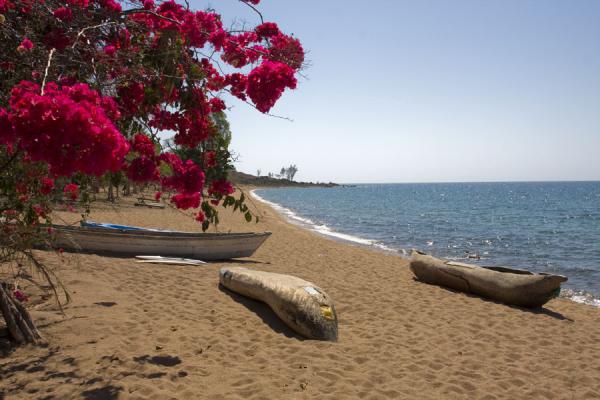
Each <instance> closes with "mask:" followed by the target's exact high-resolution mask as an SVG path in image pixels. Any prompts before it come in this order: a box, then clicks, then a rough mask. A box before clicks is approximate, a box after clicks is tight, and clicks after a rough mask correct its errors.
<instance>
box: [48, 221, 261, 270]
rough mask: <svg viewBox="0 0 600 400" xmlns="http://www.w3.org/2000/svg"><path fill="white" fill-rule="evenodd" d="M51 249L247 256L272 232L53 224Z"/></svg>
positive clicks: (221, 257)
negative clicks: (227, 231) (159, 229)
mask: <svg viewBox="0 0 600 400" xmlns="http://www.w3.org/2000/svg"><path fill="white" fill-rule="evenodd" d="M53 229H54V232H55V233H54V235H53V238H52V240H51V241H50V243H51V245H52V247H53V248H62V249H63V250H67V251H74V252H82V253H98V254H114V255H119V256H129V257H134V256H138V255H147V256H165V257H181V258H194V259H199V260H204V261H211V260H227V259H230V258H238V257H250V256H251V255H252V254H254V252H255V251H256V249H258V247H260V245H261V244H263V242H264V241H265V240H267V238H268V237H269V236H270V235H271V232H260V233H195V232H178V231H158V230H143V229H141V230H131V229H118V228H105V227H86V226H82V227H78V226H62V225H54V226H53Z"/></svg>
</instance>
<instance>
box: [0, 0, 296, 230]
mask: <svg viewBox="0 0 600 400" xmlns="http://www.w3.org/2000/svg"><path fill="white" fill-rule="evenodd" d="M240 1H241V2H243V3H244V4H246V5H247V6H248V7H250V8H251V9H252V10H254V11H255V12H256V13H257V15H258V17H259V19H260V24H259V25H258V26H256V27H255V28H254V29H248V30H246V29H244V30H243V31H233V30H232V31H228V30H226V29H225V28H224V27H223V23H222V19H221V16H220V15H219V14H217V13H216V12H214V11H213V10H209V9H207V10H206V11H193V10H190V8H189V4H188V3H185V4H183V5H182V4H179V3H177V2H176V1H174V0H169V1H163V2H160V3H154V1H153V0H136V1H133V2H120V1H116V0H67V1H66V2H62V1H57V0H45V1H42V0H0V14H1V15H2V21H3V22H2V24H0V37H1V40H0V51H1V53H0V54H1V55H0V152H2V153H3V155H1V154H0V155H1V156H2V158H3V159H9V158H10V157H11V156H13V155H14V154H19V157H18V161H19V162H18V165H19V168H23V169H25V170H28V169H34V170H35V174H33V173H32V172H26V173H28V174H32V175H33V179H37V180H38V181H39V179H41V178H48V179H52V180H55V181H57V182H61V184H62V185H67V184H71V183H76V182H77V181H81V180H82V179H83V178H82V177H84V176H102V175H104V174H106V173H113V174H114V173H119V172H123V173H124V174H125V175H126V176H127V177H128V178H129V179H130V180H133V181H135V182H155V183H157V184H159V185H161V186H162V187H163V190H162V191H163V193H167V192H170V193H171V194H170V195H169V197H168V200H169V201H171V202H172V203H173V204H174V205H176V206H177V207H180V208H184V209H188V208H202V207H201V205H202V206H203V207H204V208H206V207H212V206H215V205H217V204H219V202H220V201H221V199H222V198H224V197H226V196H229V195H230V194H231V193H230V192H231V191H232V190H233V189H232V187H231V186H230V185H228V184H226V183H227V180H226V179H227V170H228V169H229V168H230V162H231V159H230V157H229V152H228V149H227V146H223V145H221V144H219V143H221V141H220V139H219V128H218V124H217V120H218V119H219V118H220V117H219V114H220V113H223V112H224V111H225V110H226V109H227V105H226V103H225V98H227V99H228V100H233V99H234V98H237V99H239V100H241V101H243V102H247V103H249V104H251V105H252V106H253V107H255V108H256V109H257V110H259V111H260V112H262V113H265V114H268V113H269V112H270V110H271V109H272V108H273V107H274V105H275V103H276V102H277V100H278V99H279V98H280V97H281V96H282V94H283V92H284V91H285V90H288V89H294V88H295V87H296V85H297V79H296V75H297V74H298V73H299V71H300V69H301V68H302V66H303V63H304V51H303V49H302V46H301V44H300V42H299V41H298V40H297V39H295V38H294V37H292V36H289V35H286V34H284V33H282V32H281V31H280V29H279V27H278V26H277V24H275V23H272V22H264V19H263V15H262V14H261V13H260V11H259V10H258V8H257V5H258V4H259V0H240ZM206 54H210V56H206ZM218 59H219V60H218ZM221 63H223V64H224V65H221ZM269 115H270V114H269ZM159 132H172V133H173V143H174V145H175V146H178V147H181V148H195V149H199V151H200V152H201V153H203V154H204V153H206V154H207V155H210V157H208V156H207V157H205V156H202V157H200V158H199V160H190V159H187V160H186V159H181V158H180V157H179V156H178V155H177V154H175V153H172V152H169V151H168V150H162V149H161V147H160V143H155V141H156V137H157V133H159ZM142 136H145V137H147V138H148V140H149V142H150V144H151V145H148V146H145V147H144V146H142V147H143V148H144V150H143V151H142V150H140V149H141V148H142V147H140V143H141V142H140V139H139V138H140V137H142ZM15 152H18V153H15ZM213 154H214V156H213ZM204 159H211V160H215V161H214V162H211V163H209V164H207V163H205V162H203V161H202V160H204ZM21 173H24V172H23V171H21ZM15 182H20V189H18V190H17V189H16V188H10V187H8V186H6V187H5V188H3V189H2V190H3V192H2V193H1V195H2V196H4V197H8V198H14V199H19V198H20V199H21V200H23V199H25V198H27V199H29V200H32V201H33V199H35V201H36V204H38V203H39V204H42V203H43V204H44V207H45V208H48V207H49V205H48V203H47V202H43V201H42V199H40V198H38V197H39V196H37V194H39V193H35V195H34V193H32V189H31V188H28V187H27V183H26V182H24V181H23V180H15ZM59 186H60V185H57V186H56V188H55V189H54V191H56V192H58V191H60V190H61V189H62V188H61V187H59ZM13 190H14V193H9V192H11V191H13ZM85 190H86V189H85V185H84V186H82V187H80V188H78V192H77V193H80V194H85ZM65 193H66V192H65ZM69 193H74V192H72V191H69ZM50 195H51V194H48V196H50ZM81 197H83V196H81ZM81 197H80V198H81ZM22 203H23V204H25V206H24V207H22V211H19V212H27V213H29V214H28V215H33V214H32V213H31V209H32V208H31V207H33V205H30V206H28V205H27V204H29V203H27V202H22ZM204 208H203V209H204ZM34 214H35V213H34ZM44 214H45V215H47V214H48V213H44ZM202 222H203V226H205V224H204V221H202Z"/></svg>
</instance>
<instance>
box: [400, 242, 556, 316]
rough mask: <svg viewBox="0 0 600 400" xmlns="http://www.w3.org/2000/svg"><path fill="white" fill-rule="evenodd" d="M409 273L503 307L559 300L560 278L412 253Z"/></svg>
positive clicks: (426, 281) (538, 305) (423, 280)
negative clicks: (491, 300) (500, 304)
mask: <svg viewBox="0 0 600 400" xmlns="http://www.w3.org/2000/svg"><path fill="white" fill-rule="evenodd" d="M410 269H411V271H412V272H413V273H414V274H415V276H416V277H417V279H419V280H420V281H422V282H425V283H430V284H434V285H439V286H445V287H449V288H452V289H455V290H459V291H461V292H468V293H474V294H478V295H480V296H482V297H487V298H490V299H493V300H497V301H500V302H502V303H506V304H512V305H517V306H521V307H541V306H542V305H543V304H545V303H546V302H547V301H548V300H550V299H552V298H553V297H556V296H558V294H559V293H560V284H561V283H562V282H565V281H566V280H567V277H565V276H562V275H553V274H548V273H544V272H542V273H533V272H530V271H527V270H523V269H515V268H507V267H480V266H478V265H471V264H464V263H460V262H454V261H446V260H440V259H438V258H435V257H432V256H429V255H426V254H424V253H421V252H418V251H416V250H413V251H412V253H411V259H410Z"/></svg>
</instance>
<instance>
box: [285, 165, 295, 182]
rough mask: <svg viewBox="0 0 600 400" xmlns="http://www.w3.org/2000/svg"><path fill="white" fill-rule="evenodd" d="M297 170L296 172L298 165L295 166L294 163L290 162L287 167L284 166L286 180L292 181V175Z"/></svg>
mask: <svg viewBox="0 0 600 400" xmlns="http://www.w3.org/2000/svg"><path fill="white" fill-rule="evenodd" d="M297 172H298V167H297V166H296V164H292V165H290V166H289V167H288V168H286V170H285V176H286V178H287V180H288V181H293V180H294V176H295V175H296V173H297Z"/></svg>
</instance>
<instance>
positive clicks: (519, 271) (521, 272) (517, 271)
mask: <svg viewBox="0 0 600 400" xmlns="http://www.w3.org/2000/svg"><path fill="white" fill-rule="evenodd" d="M483 268H485V269H491V270H492V271H497V272H506V273H509V274H519V275H533V272H529V271H525V270H522V269H513V268H507V267H483Z"/></svg>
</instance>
